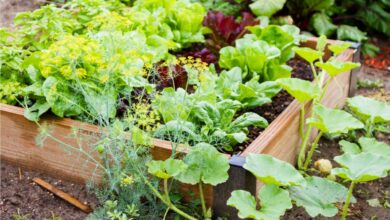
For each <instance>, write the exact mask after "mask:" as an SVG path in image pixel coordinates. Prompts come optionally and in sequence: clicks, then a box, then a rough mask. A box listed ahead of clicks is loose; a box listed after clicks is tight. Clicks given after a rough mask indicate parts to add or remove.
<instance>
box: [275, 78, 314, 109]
mask: <svg viewBox="0 0 390 220" xmlns="http://www.w3.org/2000/svg"><path fill="white" fill-rule="evenodd" d="M276 82H277V83H278V84H279V85H280V86H281V87H282V88H283V89H285V90H286V91H287V92H288V93H289V94H290V95H292V96H293V97H294V98H296V99H297V100H298V101H299V102H301V103H304V102H305V101H310V100H312V99H314V98H316V97H318V96H319V95H320V89H319V88H318V86H316V85H315V84H313V83H311V82H308V81H306V80H302V79H296V78H288V79H287V78H286V79H278V80H276Z"/></svg>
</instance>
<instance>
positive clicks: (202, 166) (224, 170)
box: [176, 143, 229, 186]
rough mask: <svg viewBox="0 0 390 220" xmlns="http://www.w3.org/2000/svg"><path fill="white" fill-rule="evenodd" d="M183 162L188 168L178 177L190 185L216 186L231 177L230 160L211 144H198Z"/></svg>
mask: <svg viewBox="0 0 390 220" xmlns="http://www.w3.org/2000/svg"><path fill="white" fill-rule="evenodd" d="M183 160H184V163H185V164H186V165H187V166H188V168H187V170H186V171H185V172H182V173H181V174H180V175H179V176H177V177H176V178H177V179H178V180H180V181H181V182H184V183H188V184H197V183H199V182H203V183H206V184H211V185H213V186H215V185H218V184H220V183H223V182H225V181H226V180H227V179H228V177H229V175H228V170H229V160H228V158H227V157H226V156H225V155H223V154H221V153H219V152H218V150H217V149H215V147H213V146H211V145H209V144H206V143H200V144H197V145H196V146H194V147H193V148H192V149H191V151H190V152H189V153H188V154H187V155H186V156H185V157H184V159H183Z"/></svg>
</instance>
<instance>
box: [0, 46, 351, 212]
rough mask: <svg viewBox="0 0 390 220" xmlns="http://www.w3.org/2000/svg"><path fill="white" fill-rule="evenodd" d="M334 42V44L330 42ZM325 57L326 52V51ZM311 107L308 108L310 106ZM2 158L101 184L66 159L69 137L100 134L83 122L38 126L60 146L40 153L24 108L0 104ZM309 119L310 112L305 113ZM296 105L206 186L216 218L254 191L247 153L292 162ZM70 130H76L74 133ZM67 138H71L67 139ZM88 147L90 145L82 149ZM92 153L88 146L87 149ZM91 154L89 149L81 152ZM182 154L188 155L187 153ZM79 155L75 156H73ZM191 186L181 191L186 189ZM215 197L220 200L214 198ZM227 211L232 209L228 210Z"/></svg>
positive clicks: (333, 88) (339, 93)
mask: <svg viewBox="0 0 390 220" xmlns="http://www.w3.org/2000/svg"><path fill="white" fill-rule="evenodd" d="M315 42H316V39H310V40H309V41H308V42H307V43H306V44H307V45H308V46H311V47H313V45H314V44H315ZM331 43H334V42H331ZM354 52H356V50H355V49H348V50H346V51H345V52H344V53H342V54H340V55H339V56H338V57H337V60H340V61H351V60H353V57H354ZM327 54H328V55H327V56H329V52H327ZM352 75H353V74H351V72H348V73H345V74H340V75H338V76H336V77H335V78H334V79H333V80H332V81H331V83H330V85H329V88H328V92H327V94H326V95H325V97H324V99H323V104H324V105H326V106H329V107H336V106H338V107H341V106H343V104H344V100H345V98H346V97H347V96H348V93H349V91H350V89H351V88H350V87H349V85H350V81H351V80H353V77H352ZM308 105H309V104H307V107H308ZM0 113H1V121H0V122H1V128H2V131H1V158H2V159H4V160H7V161H10V162H13V163H15V164H18V165H22V166H25V167H28V168H32V169H37V170H42V171H44V172H47V173H50V174H52V175H56V176H58V175H61V176H63V177H64V178H67V179H72V180H76V181H85V180H88V179H90V178H91V177H92V178H94V179H97V180H98V179H100V178H101V177H100V176H99V168H98V167H97V166H96V164H95V163H94V162H93V160H98V158H99V157H98V156H96V157H94V158H88V157H85V155H83V154H81V153H80V152H78V150H77V149H71V148H70V149H68V150H69V154H64V153H63V152H64V151H63V148H64V147H65V149H66V145H69V146H79V144H77V143H76V140H75V139H72V138H71V137H72V136H71V134H72V132H73V133H74V132H77V134H82V135H83V136H85V137H87V138H83V140H84V141H92V140H93V139H94V138H96V137H97V134H98V133H99V132H100V130H99V128H98V127H97V126H95V125H90V124H86V123H81V122H78V121H75V120H71V119H58V118H55V117H49V118H44V119H42V120H41V122H40V124H41V125H43V124H46V125H47V126H49V127H51V128H52V129H54V130H53V132H52V133H51V134H52V135H53V136H54V137H55V138H58V139H59V140H61V142H63V143H62V144H59V143H58V142H56V141H52V140H47V141H44V142H43V146H44V147H43V148H38V147H37V146H36V144H35V137H36V136H39V131H38V127H37V125H36V124H35V123H33V122H30V121H28V120H26V119H25V118H24V116H23V109H21V108H18V107H12V106H8V105H4V104H1V112H0ZM307 114H308V112H307ZM298 124H299V103H298V101H296V100H295V101H294V102H293V103H291V104H290V105H289V106H288V107H287V108H286V109H285V110H284V111H283V112H282V114H280V115H279V116H278V117H277V118H276V119H275V120H274V121H273V122H272V123H271V124H270V125H269V127H268V128H266V129H265V130H264V132H262V134H261V135H260V136H259V137H258V138H257V139H256V140H255V141H254V142H253V143H251V144H250V145H249V146H248V148H247V149H246V150H245V151H243V152H242V153H241V154H240V155H233V156H232V158H231V160H230V165H231V168H230V171H229V172H230V179H229V181H227V182H226V183H223V184H221V185H219V186H217V187H214V188H213V187H207V189H206V192H207V193H205V194H206V199H207V201H208V203H209V204H210V205H211V204H212V205H213V207H214V209H215V210H216V213H217V214H218V213H219V212H226V209H227V207H226V200H227V198H228V197H229V196H230V192H231V191H232V190H233V189H237V188H247V189H249V190H250V191H254V190H255V189H256V180H255V179H254V178H253V177H250V176H249V175H248V173H247V172H246V171H245V170H244V169H243V168H242V165H243V162H244V161H245V159H244V158H245V157H246V156H247V155H249V153H257V154H262V153H265V154H270V155H273V156H275V157H277V158H279V159H282V160H285V161H288V162H290V163H294V161H295V158H296V155H297V151H298V147H299V142H300V138H299V134H298V131H299V129H298V127H299V126H298ZM74 127H76V128H77V131H74ZM67 135H70V136H69V137H68V138H67V137H66V136H67ZM84 146H88V145H84ZM171 147H172V143H170V142H168V141H164V140H158V139H155V140H154V148H153V149H152V154H153V157H154V158H155V159H166V158H168V157H169V156H170V155H171ZM91 148H92V147H91ZM85 150H86V151H90V152H92V151H93V149H85ZM181 151H183V152H186V151H187V149H186V148H184V147H183V148H182V149H181ZM76 155H77V156H76ZM187 187H189V186H183V187H182V188H183V189H184V190H186V189H187ZM213 195H218V196H217V197H214V196H213ZM230 210H231V209H230Z"/></svg>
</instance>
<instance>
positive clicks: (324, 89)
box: [318, 78, 332, 102]
mask: <svg viewBox="0 0 390 220" xmlns="http://www.w3.org/2000/svg"><path fill="white" fill-rule="evenodd" d="M331 80H332V78H329V79H328V80H327V81H326V83H325V87H324V88H323V89H322V93H321V96H320V99H319V101H318V102H321V101H322V99H323V98H324V96H325V94H326V91H327V90H328V87H329V84H330V81H331Z"/></svg>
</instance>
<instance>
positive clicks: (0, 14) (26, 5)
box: [0, 0, 44, 27]
mask: <svg viewBox="0 0 390 220" xmlns="http://www.w3.org/2000/svg"><path fill="white" fill-rule="evenodd" d="M42 2H44V0H0V27H4V26H7V27H11V24H12V21H13V19H14V17H15V15H16V14H17V13H18V12H23V11H31V10H34V9H36V8H38V7H39V5H40V4H42Z"/></svg>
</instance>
